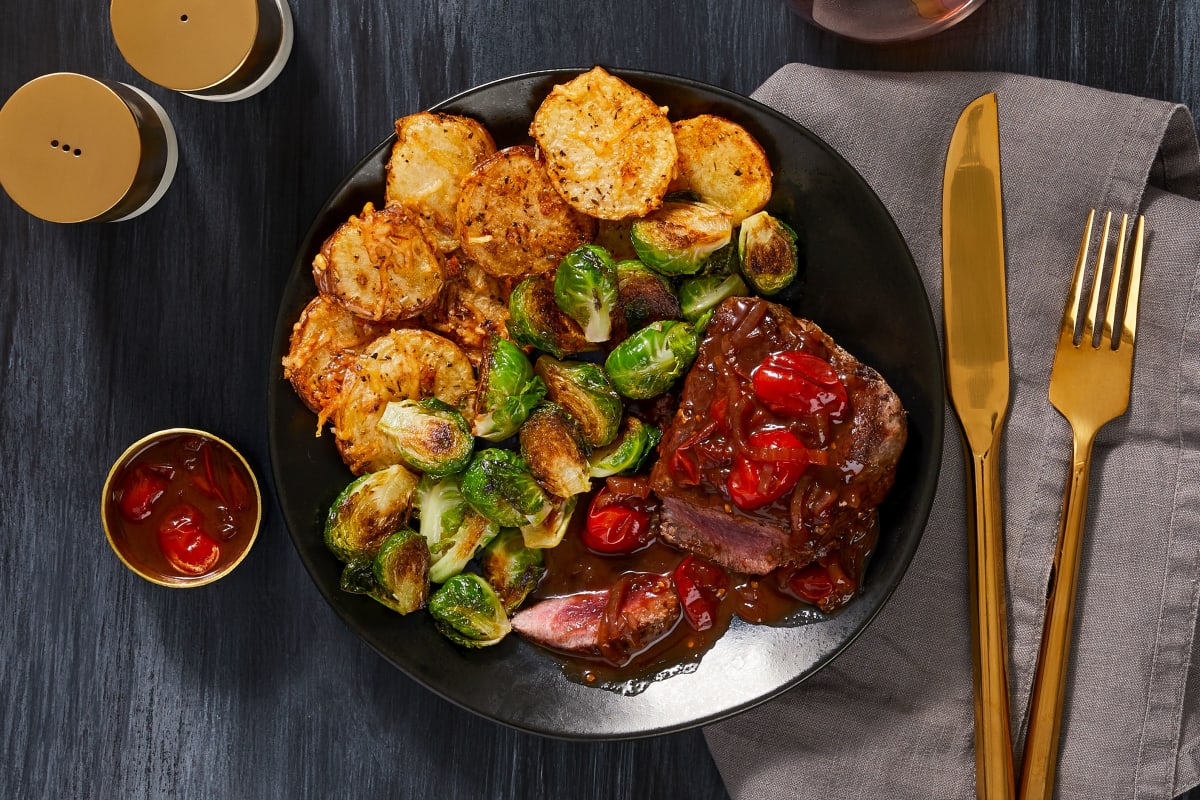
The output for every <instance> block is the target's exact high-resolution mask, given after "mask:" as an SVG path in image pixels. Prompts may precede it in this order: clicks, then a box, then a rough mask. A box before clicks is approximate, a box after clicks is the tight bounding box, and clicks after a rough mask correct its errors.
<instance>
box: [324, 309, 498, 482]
mask: <svg viewBox="0 0 1200 800" xmlns="http://www.w3.org/2000/svg"><path fill="white" fill-rule="evenodd" d="M426 397H436V398H437V399H439V400H441V401H442V402H444V403H449V404H450V405H452V406H454V407H455V408H458V409H460V410H461V411H462V412H463V416H465V417H466V418H467V420H468V421H470V420H472V419H474V404H475V371H474V370H473V369H472V368H471V362H470V361H469V360H468V359H467V356H466V355H465V354H464V353H463V351H462V350H460V349H459V347H458V345H456V344H454V342H451V341H450V340H449V339H445V338H443V337H441V336H438V335H437V334H436V333H430V332H429V331H421V330H412V329H405V330H397V331H392V332H391V333H388V334H384V335H383V336H380V337H379V338H378V339H376V340H375V341H374V342H372V343H371V344H370V345H368V346H367V347H366V348H365V349H364V350H363V351H362V352H361V353H360V354H359V355H358V357H357V358H355V360H354V362H353V363H352V364H351V365H350V367H349V369H348V370H347V371H346V377H345V380H344V381H343V383H342V392H341V394H340V395H339V396H338V398H337V401H336V402H335V403H334V406H333V414H332V419H333V434H334V436H335V437H336V439H337V446H338V450H339V452H341V454H342V460H343V461H345V462H346V465H347V466H348V467H350V471H351V472H353V473H354V474H355V475H361V474H363V473H364V472H374V471H375V470H377V469H382V468H383V467H388V466H391V465H392V464H400V463H403V460H402V459H401V457H400V452H399V450H397V448H396V446H395V444H394V443H393V441H392V439H391V437H389V436H388V435H387V434H385V433H383V432H382V431H380V430H378V428H377V423H378V422H379V418H380V416H382V415H383V410H384V408H386V407H387V404H388V403H390V402H391V401H393V400H420V399H423V398H426Z"/></svg>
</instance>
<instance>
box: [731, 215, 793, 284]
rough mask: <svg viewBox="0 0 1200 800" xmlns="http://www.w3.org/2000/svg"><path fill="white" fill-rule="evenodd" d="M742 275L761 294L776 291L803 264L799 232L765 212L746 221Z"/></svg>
mask: <svg viewBox="0 0 1200 800" xmlns="http://www.w3.org/2000/svg"><path fill="white" fill-rule="evenodd" d="M738 257H739V258H740V259H741V262H742V274H743V275H745V276H746V280H747V281H748V282H749V283H750V285H751V286H753V287H754V289H755V290H756V291H757V292H758V293H759V294H775V293H776V292H778V291H781V290H782V289H783V288H784V287H785V286H787V285H788V284H789V283H791V282H792V279H793V278H795V277H796V270H797V269H798V267H799V252H798V250H797V248H796V232H795V231H794V230H792V229H791V228H790V227H788V226H787V225H786V224H785V223H783V222H782V221H780V220H778V219H776V218H775V217H772V216H771V215H770V214H768V213H767V212H765V211H760V212H758V213H757V214H755V215H754V216H751V217H747V218H746V219H744V220H742V228H741V231H740V233H738Z"/></svg>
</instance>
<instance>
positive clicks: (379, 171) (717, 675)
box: [268, 70, 943, 739]
mask: <svg viewBox="0 0 1200 800" xmlns="http://www.w3.org/2000/svg"><path fill="white" fill-rule="evenodd" d="M582 71H583V70H554V71H547V72H539V73H533V74H528V75H519V76H516V77H512V78H506V79H504V80H500V81H497V82H495V83H490V84H487V85H485V86H480V87H478V88H476V89H471V90H470V91H467V92H464V93H462V94H460V95H458V96H456V97H453V98H451V99H449V100H447V101H445V102H443V103H441V104H440V105H438V106H435V109H434V110H438V111H444V112H449V113H457V114H465V115H468V116H471V117H474V118H476V119H478V120H480V121H482V122H484V123H485V124H486V125H487V127H488V128H489V130H491V131H492V133H493V136H494V137H495V139H496V142H497V144H498V145H499V146H502V147H503V146H507V145H512V144H517V143H520V142H524V141H527V134H526V131H527V129H528V127H529V122H530V120H531V119H532V118H533V114H534V111H535V110H536V109H537V106H538V105H539V103H540V102H541V101H542V99H543V98H544V97H545V96H546V94H547V93H548V92H549V91H550V88H551V87H552V86H553V85H554V84H556V83H562V82H565V81H566V80H569V79H570V78H571V77H573V76H574V75H576V74H578V73H579V72H582ZM616 74H619V75H620V76H621V77H623V78H624V79H625V80H627V81H629V82H630V83H631V84H633V85H634V86H636V87H638V88H639V89H641V90H642V91H644V92H646V93H647V94H649V95H650V97H652V98H654V100H655V101H656V102H658V103H659V104H660V105H666V106H668V107H669V109H670V116H671V118H672V119H682V118H686V117H691V116H695V115H697V114H700V113H714V114H720V115H722V116H725V117H728V118H729V119H732V120H734V121H736V122H738V123H740V124H742V125H743V126H745V127H746V128H747V129H748V130H749V131H750V132H751V133H752V134H754V136H755V137H756V138H757V139H758V141H759V142H761V143H762V145H763V147H764V148H765V149H766V151H767V155H768V156H769V158H770V161H771V164H772V165H773V167H774V169H775V188H774V197H773V199H772V201H771V205H770V209H771V210H772V211H774V212H776V213H778V214H779V215H781V216H782V217H783V218H785V219H787V220H789V221H790V222H792V223H793V224H795V226H796V227H797V228H798V229H799V232H800V235H801V237H802V239H803V246H804V257H805V261H806V265H805V267H804V273H803V275H804V278H803V280H802V281H797V282H796V284H794V288H792V289H790V290H789V292H790V296H785V297H784V302H787V303H788V304H789V305H790V306H791V307H792V308H793V310H794V311H795V312H796V313H797V314H799V315H801V316H805V317H809V318H811V319H813V320H815V321H817V322H818V323H819V324H820V325H821V326H822V327H824V329H825V330H826V331H828V332H829V333H830V334H831V335H832V336H833V337H834V338H835V339H836V340H837V341H838V342H839V343H841V344H842V345H843V346H845V347H846V348H847V349H848V350H849V351H850V352H852V353H854V354H855V355H856V356H858V357H859V358H861V359H862V360H863V361H865V362H866V363H868V364H871V365H872V366H874V367H875V368H877V369H878V370H879V371H880V372H881V373H882V374H883V375H884V377H885V378H886V379H887V380H888V382H889V383H890V384H891V385H892V386H893V387H894V388H895V390H896V391H897V393H898V394H899V395H900V398H901V400H902V401H903V403H904V406H905V408H906V409H907V410H908V414H909V417H908V419H909V439H908V446H907V448H906V450H905V452H904V455H903V457H902V459H901V461H900V466H899V471H898V475H897V479H896V485H895V488H894V489H893V490H892V493H891V495H890V496H889V498H888V500H887V501H886V502H885V504H884V506H883V507H882V509H881V518H882V531H881V535H880V538H879V546H878V549H877V551H876V553H875V556H874V558H873V559H872V560H871V563H870V566H869V568H868V570H867V574H866V580H865V582H864V586H863V590H862V594H861V596H859V597H858V598H856V599H855V600H854V601H852V602H851V603H850V605H849V606H848V607H847V608H844V609H843V610H842V611H841V612H839V613H838V614H837V615H836V616H834V617H832V618H827V619H820V620H817V621H812V622H809V623H807V624H803V625H796V626H793V627H768V626H756V625H747V624H741V623H740V622H739V621H737V620H735V623H734V625H733V626H732V627H731V628H730V630H729V631H728V633H726V634H725V636H724V637H723V638H722V639H721V640H720V641H719V642H718V643H717V644H716V646H715V647H714V648H713V649H712V650H711V651H710V652H709V653H707V654H706V655H705V656H704V658H703V660H702V661H701V662H700V663H699V665H698V667H697V668H696V669H695V671H693V672H690V673H687V674H680V675H675V676H673V677H671V678H669V679H666V680H662V681H658V682H656V683H654V684H652V685H651V686H650V687H649V688H648V689H646V690H645V691H644V692H642V693H641V694H638V695H635V696H624V695H620V694H617V693H615V692H611V691H607V690H604V689H597V688H588V687H585V686H582V685H579V684H577V683H573V682H571V681H569V680H568V679H567V678H566V677H565V676H564V675H563V673H562V672H561V671H560V668H559V666H558V665H557V663H556V662H555V661H554V660H553V659H551V658H549V657H547V656H546V654H545V653H543V652H541V651H539V650H538V649H537V648H535V647H533V646H531V645H529V644H527V643H526V642H524V641H523V640H521V639H520V638H519V637H517V636H510V637H508V638H507V639H506V640H505V641H503V642H502V643H501V644H500V645H498V646H496V647H494V648H490V649H486V650H482V651H467V650H463V649H460V648H458V647H456V646H454V645H453V644H451V643H450V642H448V641H447V640H446V639H444V638H442V637H441V636H440V635H439V634H438V633H437V632H436V631H435V630H434V627H433V625H432V623H431V622H430V619H429V617H428V615H427V614H424V613H418V614H411V615H409V616H407V617H400V616H397V615H396V614H394V613H392V612H390V611H388V610H386V609H384V608H383V607H382V606H380V605H379V604H377V603H375V602H374V601H372V600H370V599H367V598H365V597H361V596H357V595H350V594H346V593H343V592H341V591H340V590H339V589H338V578H339V574H340V572H341V566H340V564H339V562H338V561H337V560H335V559H334V558H333V556H332V555H330V554H329V552H328V551H326V549H325V547H324V545H323V543H322V539H321V532H322V519H323V516H324V514H325V510H326V509H327V508H328V506H329V505H330V503H331V502H332V501H333V499H334V497H335V496H336V495H337V493H338V491H339V490H341V489H342V488H343V487H344V486H345V485H346V484H347V483H348V482H349V481H350V480H351V475H350V473H349V471H348V470H347V469H346V467H345V466H343V464H342V462H341V460H340V459H339V457H338V455H337V452H336V450H335V448H334V443H333V436H332V435H330V434H328V433H326V434H325V435H323V436H321V437H320V438H314V436H313V430H314V427H315V424H316V423H315V418H314V416H313V414H312V413H311V412H309V411H308V410H307V409H306V408H305V407H304V406H303V405H302V404H301V402H300V400H299V399H298V398H297V396H296V395H295V393H294V392H293V391H292V390H291V387H290V386H289V385H288V383H287V382H286V381H285V380H284V379H283V377H282V369H281V368H280V366H279V360H280V359H281V358H282V357H283V355H284V354H285V353H286V351H287V347H288V337H289V336H290V334H291V328H292V324H293V323H294V322H295V321H296V319H297V318H298V317H299V315H300V311H301V310H302V309H303V307H304V306H305V304H306V303H307V302H308V301H309V300H310V299H312V297H313V296H314V295H315V294H316V289H315V287H314V285H313V280H312V272H311V266H310V265H311V263H312V259H313V256H314V255H315V254H316V252H317V249H318V248H319V247H320V244H321V242H322V241H323V240H324V239H325V237H326V236H328V235H329V234H330V233H332V232H333V230H334V228H336V227H337V226H338V225H339V224H340V223H342V222H343V221H345V220H346V218H347V217H349V216H350V215H351V214H353V213H355V212H357V211H359V210H360V209H361V208H362V205H363V203H365V202H367V201H373V202H375V203H377V204H381V203H382V199H383V193H384V190H383V186H384V165H385V164H386V162H387V158H388V155H389V153H390V151H391V146H392V143H393V141H394V137H392V138H389V139H387V140H386V141H384V142H382V143H380V145H379V146H378V147H376V148H375V149H374V150H373V151H372V152H371V153H370V154H369V155H368V156H367V157H366V158H365V159H363V161H362V162H361V163H359V165H358V166H357V167H355V169H354V171H353V172H351V173H350V175H349V176H347V178H346V179H345V180H344V181H343V182H342V184H341V185H340V186H339V187H338V188H337V190H336V191H334V193H333V196H332V197H331V198H330V199H329V201H328V202H327V203H326V204H325V207H324V208H323V209H321V212H320V213H319V214H318V215H317V219H316V221H315V222H314V223H313V225H312V227H311V229H310V230H309V232H308V235H307V237H306V238H305V240H304V243H303V244H302V245H301V246H300V251H299V253H298V254H297V256H296V263H295V266H294V268H293V270H292V274H291V276H290V278H289V279H288V283H287V286H286V288H285V290H284V294H283V300H282V303H281V306H280V309H279V319H278V322H277V323H276V330H275V345H274V351H273V361H272V364H273V367H272V371H273V375H272V380H271V383H270V389H269V398H268V405H269V409H268V414H269V422H270V448H271V466H272V469H273V471H274V478H275V487H276V491H277V492H278V499H279V505H280V508H281V509H282V511H283V516H284V519H285V520H286V522H287V526H288V529H289V531H290V532H291V535H292V539H293V541H294V542H295V545H296V549H297V551H299V553H300V558H301V559H302V560H303V561H304V564H305V566H306V567H307V568H308V571H309V573H310V575H311V576H312V579H313V581H314V582H316V584H317V587H318V588H319V589H320V590H321V593H322V594H323V595H325V598H326V599H327V600H328V601H329V603H330V604H331V605H332V606H333V607H334V609H335V610H336V611H337V613H338V615H339V616H341V618H342V619H343V620H344V621H345V622H346V624H347V625H349V626H350V627H351V628H352V629H353V630H354V631H355V632H356V633H357V634H358V635H359V636H361V637H362V638H363V639H364V640H366V641H367V642H368V643H369V644H370V645H371V646H372V647H374V648H375V649H376V650H377V651H379V653H380V654H382V655H383V656H384V657H385V658H386V659H388V660H389V661H391V662H392V663H393V664H395V665H396V666H397V667H399V668H400V669H401V670H403V671H404V672H405V673H407V674H408V675H409V676H411V677H412V678H413V679H415V680H417V681H419V682H420V683H422V684H423V685H425V686H426V687H428V688H429V689H430V690H432V691H434V692H437V693H438V694H439V695H441V696H442V697H445V698H446V699H448V700H451V701H452V702H454V703H457V704H458V705H460V706H462V707H464V708H467V709H469V710H471V711H474V712H476V713H478V714H481V715H483V716H485V717H488V718H490V719H493V720H496V721H498V722H502V723H505V724H507V725H511V726H514V727H516V728H520V729H523V730H527V731H532V732H535V733H541V734H546V735H551V736H560V737H568V738H588V739H612V738H628V737H636V736H648V735H652V734H660V733H666V732H668V731H676V730H681V729H684V728H688V727H692V726H695V725H701V724H704V723H708V722H713V721H715V720H718V719H721V718H724V717H728V716H731V715H733V714H736V713H737V712H739V711H742V710H745V709H747V708H750V707H751V706H754V705H756V704H758V703H761V702H763V701H764V700H767V699H769V698H771V697H773V696H775V695H778V694H779V693H781V692H784V691H786V690H787V689H789V688H791V687H793V686H795V685H796V684H798V683H800V682H801V681H803V680H804V679H805V678H807V677H809V676H810V675H812V674H813V673H814V672H816V671H817V670H818V669H820V668H821V667H822V666H824V665H825V664H827V663H829V661H830V660H831V659H832V658H833V657H834V656H836V655H837V654H838V653H839V652H841V651H842V650H843V649H844V648H845V647H846V646H847V645H848V644H849V643H850V642H851V641H853V640H854V638H855V637H857V636H858V635H859V634H860V633H861V632H862V630H863V629H864V628H865V627H866V625H867V623H869V622H870V621H871V619H872V618H873V617H874V616H875V614H876V613H877V612H878V611H879V609H880V608H881V607H882V606H883V604H884V602H885V601H886V600H887V599H888V597H889V596H890V595H891V593H892V590H893V589H894V588H895V587H896V584H897V583H898V582H899V581H900V578H901V576H903V574H904V571H905V569H906V568H907V567H908V564H909V561H910V560H911V559H912V556H913V553H914V552H915V551H916V548H917V543H918V542H919V540H920V538H921V532H922V530H923V529H924V525H925V520H926V518H927V516H928V514H929V509H930V505H931V503H932V501H933V495H934V489H935V488H936V482H937V474H938V466H939V462H940V460H941V452H942V408H943V406H942V397H943V386H942V369H941V356H940V351H939V348H938V339H937V334H936V331H935V328H934V324H933V317H932V315H931V313H930V309H929V301H928V299H927V297H926V295H925V289H924V287H923V286H922V284H921V280H920V278H919V276H918V274H917V270H916V266H915V265H914V263H913V260H912V256H911V255H910V253H909V251H908V248H907V247H906V245H905V243H904V240H903V238H902V237H901V236H900V232H899V231H898V230H897V228H896V225H895V223H894V222H893V221H892V219H891V217H890V216H889V215H888V212H887V211H886V210H885V209H884V207H883V204H882V203H880V201H879V199H878V198H877V197H876V196H875V194H874V193H873V192H872V191H871V189H870V188H869V187H868V186H867V184H866V183H865V182H864V181H863V180H862V178H861V177H859V175H858V174H857V173H856V172H855V171H854V170H853V168H851V167H850V165H848V164H847V163H846V162H845V161H844V160H843V159H842V158H841V157H840V156H839V155H838V154H837V153H836V152H834V151H833V150H832V149H831V148H830V147H829V146H828V145H826V144H825V143H824V142H822V141H821V140H820V139H818V138H817V137H816V136H814V135H813V134H812V133H810V132H809V131H807V130H806V129H804V128H803V127H801V126H800V125H797V124H796V123H795V122H793V121H792V120H790V119H788V118H787V117H785V116H783V115H782V114H780V113H778V112H776V111H774V110H772V109H770V108H767V107H766V106H763V105H761V104H759V103H756V102H754V101H752V100H749V99H747V98H745V97H742V96H740V95H736V94H733V93H731V92H727V91H725V90H723V89H718V88H715V87H711V86H707V85H704V84H700V83H696V82H694V81H690V80H684V79H681V78H675V77H670V76H666V75H658V74H651V73H645V72H629V71H616ZM801 691H802V690H801Z"/></svg>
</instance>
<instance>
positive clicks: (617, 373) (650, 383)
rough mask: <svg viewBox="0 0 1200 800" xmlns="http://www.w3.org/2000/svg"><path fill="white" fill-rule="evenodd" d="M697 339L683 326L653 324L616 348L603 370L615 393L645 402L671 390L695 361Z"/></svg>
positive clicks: (690, 330) (670, 323)
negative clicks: (609, 379)
mask: <svg viewBox="0 0 1200 800" xmlns="http://www.w3.org/2000/svg"><path fill="white" fill-rule="evenodd" d="M699 344H700V342H699V337H698V336H697V335H696V331H695V329H694V328H693V327H692V326H691V325H689V324H688V323H686V322H655V323H652V324H650V325H647V326H646V327H645V328H642V329H641V330H640V331H638V332H637V333H635V334H633V335H632V336H630V337H629V338H628V339H626V340H625V341H623V342H621V344H619V345H617V347H616V349H614V350H613V351H612V352H611V353H609V354H608V359H607V360H606V361H605V362H604V366H605V368H606V369H607V371H608V376H609V378H611V379H612V382H613V385H614V386H616V388H617V391H618V392H620V393H621V394H623V395H625V396H626V397H630V398H633V399H635V400H646V399H649V398H651V397H657V396H658V395H660V394H662V393H663V392H665V391H666V390H667V389H669V388H671V384H673V383H674V382H675V379H676V378H678V377H679V376H680V375H682V374H683V373H684V372H685V371H686V370H687V368H688V367H690V366H691V365H692V361H694V360H695V358H696V350H697V349H698V348H699Z"/></svg>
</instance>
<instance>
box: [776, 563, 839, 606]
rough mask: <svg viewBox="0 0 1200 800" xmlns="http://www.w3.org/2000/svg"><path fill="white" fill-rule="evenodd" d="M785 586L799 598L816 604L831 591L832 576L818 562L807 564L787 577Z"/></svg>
mask: <svg viewBox="0 0 1200 800" xmlns="http://www.w3.org/2000/svg"><path fill="white" fill-rule="evenodd" d="M787 587H788V589H790V590H791V591H792V593H793V594H795V595H796V596H797V597H799V598H800V599H801V600H807V601H808V602H810V603H813V604H816V603H818V602H820V601H821V600H824V599H825V598H826V597H828V596H829V595H830V594H832V593H833V578H832V577H830V575H829V571H828V570H826V569H825V568H824V567H822V566H821V565H820V564H809V565H808V566H807V567H805V568H804V569H802V570H800V571H798V572H796V573H794V574H793V575H792V577H790V578H788V581H787Z"/></svg>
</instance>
